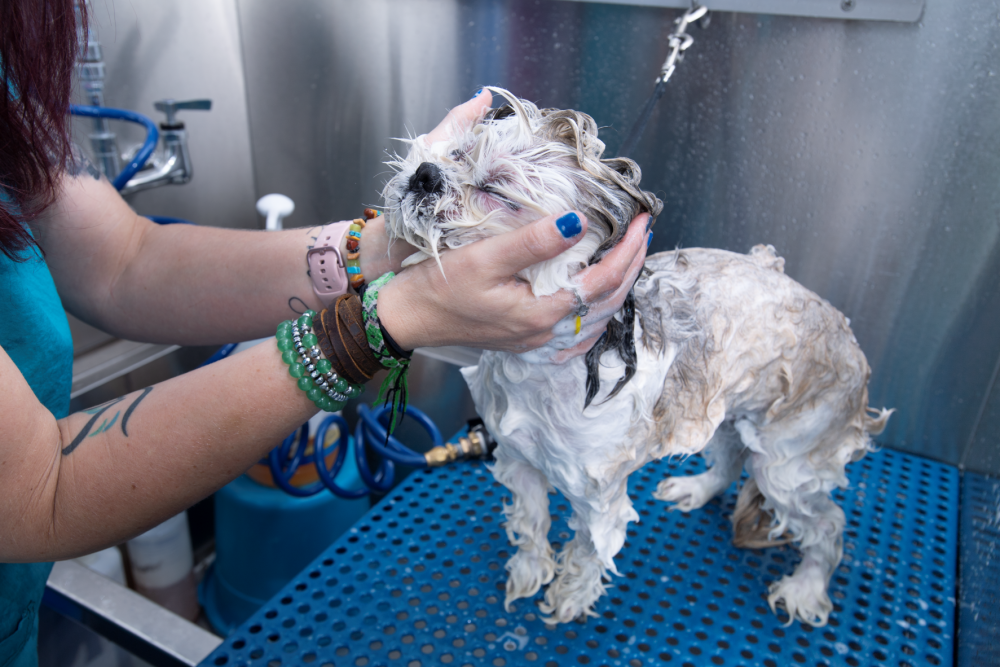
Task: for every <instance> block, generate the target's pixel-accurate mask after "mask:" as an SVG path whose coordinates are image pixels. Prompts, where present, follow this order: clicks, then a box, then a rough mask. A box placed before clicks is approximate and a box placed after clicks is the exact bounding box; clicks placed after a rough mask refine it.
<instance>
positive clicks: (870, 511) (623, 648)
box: [203, 450, 959, 667]
mask: <svg viewBox="0 0 1000 667" xmlns="http://www.w3.org/2000/svg"><path fill="white" fill-rule="evenodd" d="M703 468H704V464H703V463H702V460H701V459H700V458H698V457H695V458H692V459H689V460H687V461H685V462H667V461H662V462H658V463H651V464H649V465H647V466H646V467H645V468H643V469H642V470H641V471H639V472H638V473H636V474H634V475H633V476H632V478H631V479H630V481H629V487H630V492H631V495H632V498H633V501H634V503H635V506H636V509H637V510H638V512H639V514H640V515H641V517H642V518H641V521H640V522H639V523H638V524H634V525H632V526H630V529H629V531H628V541H627V542H626V543H625V547H624V548H623V549H622V551H621V553H620V554H619V555H618V556H617V563H618V569H619V571H620V572H621V573H622V575H623V576H621V577H616V578H615V580H614V581H613V582H612V585H611V588H610V589H609V590H608V595H607V596H605V597H604V598H602V599H601V600H600V601H599V602H598V607H597V612H598V613H599V614H600V617H599V618H596V619H595V618H591V619H589V620H587V621H586V622H585V623H580V622H576V623H570V624H565V625H559V626H555V627H553V626H546V625H545V624H544V623H543V622H542V621H541V619H540V618H539V612H538V609H537V607H536V603H537V601H538V600H539V599H540V597H541V596H540V595H539V596H536V598H535V599H534V600H519V601H518V602H517V603H516V606H515V609H514V611H512V612H510V613H508V612H505V611H504V609H503V589H504V581H505V572H504V563H505V562H506V560H507V558H508V557H509V556H510V555H511V553H512V552H511V548H510V546H509V545H508V543H507V538H506V535H505V533H504V531H503V528H502V526H501V524H502V520H503V515H502V513H501V502H502V501H503V500H504V498H505V490H504V489H503V488H502V487H500V486H498V485H497V484H496V483H494V481H493V478H492V476H491V475H490V473H489V472H488V471H487V470H486V469H485V467H484V466H483V464H482V463H459V464H453V465H451V466H448V467H445V468H440V469H435V470H427V471H423V472H421V473H415V474H413V475H412V476H411V477H410V478H409V479H407V480H406V482H405V483H404V484H403V485H401V486H400V487H397V489H396V490H395V491H394V492H392V493H391V494H390V496H388V497H386V498H385V499H384V500H383V501H382V502H381V503H379V504H378V505H377V506H376V507H374V508H373V509H372V510H371V511H370V512H369V513H368V514H367V515H366V516H365V517H364V518H363V519H362V520H361V521H359V522H358V523H357V524H356V525H355V526H354V528H353V529H351V531H350V532H348V533H347V534H345V535H344V536H343V537H341V538H340V539H339V540H338V541H337V542H336V543H334V544H333V545H332V546H331V547H330V548H329V549H328V550H327V551H326V552H325V553H324V554H323V555H321V556H320V557H319V558H318V559H317V560H316V561H315V562H314V563H313V564H312V565H311V566H309V567H308V568H306V569H305V570H304V571H303V572H302V573H301V574H300V575H299V576H298V577H297V578H296V579H295V580H294V581H292V582H291V583H290V584H289V585H288V586H287V587H286V588H285V589H284V590H283V591H282V592H281V593H279V594H278V595H277V596H276V597H275V598H274V599H273V600H271V601H270V602H269V603H268V604H267V605H265V606H264V607H263V608H262V609H261V610H260V611H259V612H258V613H257V614H255V615H254V616H253V617H252V618H251V619H250V620H249V621H248V622H247V623H246V624H244V625H243V626H242V627H240V628H239V629H238V630H237V631H236V632H235V633H234V634H233V635H231V636H230V637H229V638H228V639H227V640H226V641H225V642H224V643H223V644H222V645H221V646H220V647H219V649H218V650H216V651H215V652H214V653H213V654H212V655H211V656H209V657H208V658H207V659H206V661H205V662H204V663H203V664H204V665H215V666H217V667H221V666H222V665H255V666H256V665H260V666H267V667H283V666H287V665H300V664H307V665H309V664H312V665H316V666H317V667H330V666H331V665H336V666H340V665H351V666H355V667H369V666H370V667H374V666H376V665H386V666H394V665H400V666H405V667H424V666H430V665H456V666H464V665H476V666H479V665H490V666H493V667H503V666H505V665H545V666H546V667H555V666H560V667H561V666H566V665H587V664H592V665H595V666H596V665H609V666H612V665H613V666H628V667H640V666H643V665H662V664H667V663H669V664H676V665H698V666H701V665H766V666H767V667H777V666H778V665H782V666H784V665H796V664H806V665H851V666H852V667H853V666H857V665H883V664H884V665H893V666H894V667H896V666H898V667H908V666H913V667H915V666H917V665H951V664H952V652H953V636H954V617H955V600H954V598H955V567H956V563H955V557H956V550H955V545H956V541H957V528H958V492H959V480H958V473H957V471H956V469H955V468H953V467H950V466H946V465H942V464H938V463H934V462H931V461H927V460H924V459H921V458H919V457H915V456H908V455H904V454H901V453H898V452H893V451H888V450H886V451H881V452H878V453H875V454H871V455H869V456H868V457H866V458H865V459H863V460H862V461H861V462H859V463H855V464H852V465H851V467H850V470H849V473H850V478H851V488H850V489H849V490H848V491H847V492H845V493H843V494H838V498H837V500H838V502H840V504H841V506H842V507H843V508H844V510H845V512H846V514H847V519H848V527H847V532H846V535H845V549H844V554H845V555H844V561H843V563H842V564H841V566H840V568H839V569H838V570H837V572H836V573H835V574H834V576H833V580H832V581H831V583H830V595H831V598H832V599H833V601H834V605H835V610H834V613H833V614H832V615H831V617H830V623H829V625H828V626H826V627H823V628H812V627H810V626H807V625H803V624H801V623H794V624H793V625H791V626H789V627H784V626H783V625H782V623H781V622H780V620H779V619H777V618H775V616H774V615H773V614H772V613H771V611H770V609H768V607H767V603H766V592H767V586H768V584H769V583H770V582H772V581H774V580H775V579H777V578H779V577H781V576H782V575H784V574H785V573H788V572H790V571H791V570H792V568H793V566H794V564H795V562H796V561H797V559H798V557H797V555H796V552H795V551H794V550H793V549H791V548H788V547H782V548H775V549H768V550H765V551H747V550H741V549H737V548H735V547H733V546H732V544H731V541H730V538H731V527H730V524H729V521H728V519H727V517H728V515H729V514H730V512H731V511H732V507H733V504H734V502H735V486H734V487H733V488H731V489H730V490H729V491H728V492H727V493H726V494H725V495H724V496H722V497H721V498H718V499H715V500H713V501H712V502H711V503H710V504H708V505H706V506H705V507H704V508H703V509H701V510H698V511H696V512H692V513H691V514H689V515H684V514H681V513H679V512H669V511H667V504H666V503H663V502H660V501H657V500H654V499H653V498H652V497H651V493H652V491H653V490H654V489H655V487H656V484H657V482H658V481H659V480H660V479H662V478H663V477H664V476H665V475H667V474H675V475H677V474H684V475H690V474H695V473H698V472H700V471H702V470H703ZM552 511H553V514H555V515H556V516H557V517H558V520H557V521H554V522H553V528H552V532H551V534H550V538H551V539H552V541H553V542H554V543H560V542H565V541H566V540H567V539H568V538H569V537H570V534H569V532H568V528H567V527H566V523H565V519H566V518H567V516H568V513H569V507H568V503H566V502H565V501H564V500H563V499H562V497H561V496H554V497H553V498H552ZM556 546H557V547H558V545H556Z"/></svg>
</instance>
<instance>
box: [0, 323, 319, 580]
mask: <svg viewBox="0 0 1000 667" xmlns="http://www.w3.org/2000/svg"><path fill="white" fill-rule="evenodd" d="M15 374H16V375H15ZM0 382H2V383H3V387H4V389H5V393H4V401H3V402H0V419H3V421H2V423H0V464H2V465H0V506H3V507H4V508H5V510H4V512H2V513H0V562H25V561H39V560H42V561H44V560H54V559H62V558H69V557H73V556H77V555H80V554H84V553H90V552H92V551H95V550H97V549H100V548H103V547H106V546H109V545H113V544H118V543H120V542H122V541H123V540H126V539H128V538H130V537H132V536H134V535H136V534H138V533H140V532H142V531H144V530H146V529H148V528H150V527H152V526H155V525H157V524H158V523H159V522H161V521H163V520H164V519H166V518H168V517H170V516H172V515H174V514H176V513H177V512H180V511H182V510H183V509H185V508H186V507H189V506H190V505H192V504H193V503H195V502H197V501H198V500H200V499H201V498H204V497H205V496H207V495H209V494H210V493H212V492H213V491H215V490H216V489H218V488H219V487H221V486H222V485H224V484H226V483H227V482H228V481H230V480H232V479H234V478H235V477H237V476H238V475H240V474H242V473H243V472H245V471H246V470H247V468H249V467H250V466H251V465H252V464H253V463H254V462H256V461H257V460H259V459H260V458H261V457H263V456H264V455H266V453H267V452H268V451H269V450H270V449H272V448H273V447H274V446H275V445H276V444H278V443H279V442H280V441H281V440H282V439H283V438H284V437H285V436H287V435H288V434H289V433H290V432H292V431H293V430H294V429H295V428H296V427H297V426H298V425H300V424H301V423H302V422H304V421H305V420H306V419H308V418H309V416H311V415H312V414H314V413H315V411H316V408H315V406H314V405H313V404H312V402H311V401H310V400H309V399H308V398H307V397H306V395H305V393H304V392H302V391H301V390H300V389H298V387H297V386H296V383H295V382H294V381H293V380H292V379H291V378H290V377H289V375H288V371H287V366H285V364H284V363H282V360H281V356H280V353H279V352H278V351H277V347H276V346H275V345H274V343H273V342H265V343H262V344H260V345H258V346H256V347H254V348H251V349H250V350H247V351H246V352H244V353H241V354H238V355H236V356H235V357H231V358H229V359H225V360H223V361H220V362H217V363H215V364H212V365H211V366H207V367H205V368H202V369H199V370H196V371H193V372H191V373H188V374H186V375H182V376H180V377H177V378H174V379H171V380H168V381H166V382H163V383H161V384H158V385H154V386H153V387H149V388H147V389H144V390H142V391H139V392H135V393H132V394H129V395H127V396H124V397H121V398H119V399H115V400H113V401H110V402H108V403H105V404H103V405H101V406H97V407H95V408H91V409H90V410H86V411H84V412H80V413H76V414H73V415H70V416H69V417H67V418H65V419H61V420H59V421H56V420H55V419H54V418H53V417H52V414H51V413H49V412H48V411H47V410H45V408H44V407H43V406H41V404H40V403H38V401H37V399H35V398H34V395H33V394H31V390H30V388H28V387H27V384H26V383H24V381H23V378H20V375H19V374H17V371H16V368H15V367H13V363H12V362H11V361H10V359H9V357H7V356H6V355H5V354H2V352H0ZM22 385H23V386H22ZM3 413H6V414H3Z"/></svg>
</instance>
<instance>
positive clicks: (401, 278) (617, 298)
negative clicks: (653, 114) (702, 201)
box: [378, 213, 646, 361]
mask: <svg viewBox="0 0 1000 667" xmlns="http://www.w3.org/2000/svg"><path fill="white" fill-rule="evenodd" d="M566 215H568V214H562V215H559V216H556V215H551V216H548V217H545V218H542V219H540V220H537V221H535V222H533V223H531V224H529V225H526V226H525V227H522V228H520V229H517V230H514V231H511V232H507V233H505V234H501V235H499V236H494V237H492V238H488V239H484V240H482V241H478V242H476V243H472V244H470V245H467V246H464V247H462V248H458V249H456V250H451V251H449V252H446V253H443V254H442V255H441V263H442V267H443V268H444V275H442V272H441V269H440V268H438V266H437V264H436V263H434V262H421V263H420V264H417V265H416V266H412V267H410V268H408V269H406V270H405V271H403V272H402V273H400V274H398V275H397V276H396V277H395V278H393V280H391V281H390V282H389V283H388V284H387V285H386V286H385V287H383V288H382V290H381V292H380V294H379V307H378V314H379V318H380V319H381V320H382V324H383V326H385V328H386V330H387V331H388V332H389V333H390V335H392V337H393V338H394V339H395V340H396V342H397V343H398V344H399V345H400V346H401V347H403V348H404V349H407V350H412V349H413V348H415V347H436V346H441V345H469V346H472V347H479V348H485V349H490V350H504V351H507V352H515V353H520V352H527V351H528V350H532V349H534V348H537V347H540V346H541V345H544V344H545V343H547V342H549V341H550V340H551V339H552V338H553V335H554V331H553V329H554V327H556V325H557V323H559V322H560V321H562V320H565V319H566V318H571V317H573V316H575V315H576V313H577V311H578V309H579V308H580V299H582V300H583V302H584V303H585V304H587V305H588V307H589V308H590V311H591V313H592V314H589V315H588V316H587V317H586V318H585V319H586V320H587V321H586V325H587V326H586V329H587V330H588V331H591V330H592V331H594V332H597V333H596V335H592V336H590V337H588V336H582V337H581V341H580V343H579V344H577V345H575V346H574V347H573V348H572V349H571V350H563V351H561V352H560V356H559V359H558V360H557V361H565V360H566V359H568V358H571V357H573V356H576V355H579V354H584V353H586V351H587V350H589V349H590V347H591V346H592V345H593V343H594V342H595V341H596V340H597V336H599V331H603V328H604V326H606V324H607V320H608V319H609V318H610V317H611V316H613V315H614V313H615V312H617V311H618V309H619V308H620V307H621V305H622V302H623V301H624V299H625V295H626V294H627V293H628V289H629V288H630V287H631V285H632V283H633V282H634V281H635V277H636V276H637V275H638V272H639V271H640V270H641V268H642V263H643V259H644V258H645V250H646V232H645V221H646V216H644V215H641V216H638V217H637V218H636V219H635V220H633V222H632V224H631V226H630V229H629V232H628V234H627V235H626V238H625V239H623V241H622V242H621V243H620V244H619V245H618V246H617V247H616V248H615V249H614V250H612V251H611V252H610V253H608V255H606V256H605V257H604V258H603V259H602V260H601V261H600V262H599V263H597V264H595V265H594V266H591V267H588V268H587V269H586V270H585V271H583V272H581V274H580V283H581V290H580V299H578V298H577V296H576V295H575V294H573V293H570V292H567V291H565V290H563V291H560V292H556V293H555V294H553V295H551V296H545V297H536V296H535V295H534V294H533V293H532V291H531V287H530V286H529V285H528V284H527V283H525V282H523V281H521V280H518V279H516V278H515V277H514V276H515V274H517V273H518V272H519V271H521V270H522V269H525V268H527V267H529V266H531V265H533V264H537V263H538V262H542V261H545V260H547V259H551V258H553V257H555V256H557V255H559V254H560V253H562V252H563V251H565V250H566V249H568V248H570V247H572V246H573V245H575V244H576V243H578V242H579V241H580V240H581V239H583V237H584V235H585V234H586V231H587V220H586V218H584V217H583V215H581V214H579V213H572V214H569V215H576V216H577V217H578V219H579V225H572V224H566V222H567V219H566V218H565V216H566ZM570 222H572V220H570ZM561 230H565V233H566V234H569V236H564V231H561Z"/></svg>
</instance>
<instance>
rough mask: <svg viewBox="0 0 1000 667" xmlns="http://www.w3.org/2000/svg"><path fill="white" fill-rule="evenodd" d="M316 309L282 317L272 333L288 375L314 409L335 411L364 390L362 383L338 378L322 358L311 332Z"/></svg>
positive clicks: (315, 338) (317, 340) (314, 335)
mask: <svg viewBox="0 0 1000 667" xmlns="http://www.w3.org/2000/svg"><path fill="white" fill-rule="evenodd" d="M315 316H316V313H315V311H312V310H309V311H306V312H305V313H303V314H302V316H301V317H299V318H298V319H296V320H295V321H291V320H285V321H284V322H282V323H281V324H279V325H278V328H277V331H276V332H275V338H276V340H277V345H278V349H279V350H281V360H282V361H283V362H285V363H286V364H288V374H289V375H291V376H292V377H293V378H295V380H296V381H297V384H298V386H299V389H301V390H302V391H304V392H305V393H306V395H307V396H308V397H309V400H311V401H312V402H313V403H314V404H315V405H316V407H317V408H319V409H320V410H323V411H325V412H336V411H337V410H340V409H342V408H343V407H344V405H346V403H347V400H348V399H349V398H356V397H357V396H360V395H361V392H362V391H364V387H363V386H361V385H352V384H350V383H349V382H347V381H346V380H345V379H344V378H342V377H339V376H338V375H337V374H336V373H335V372H334V370H333V365H332V364H331V363H330V362H329V361H328V360H327V359H325V358H323V354H322V352H321V351H320V349H319V347H318V346H317V344H318V343H319V339H318V338H317V337H316V334H314V333H312V321H313V318H314V317H315Z"/></svg>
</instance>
